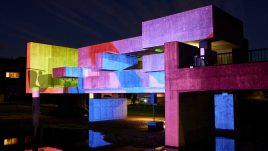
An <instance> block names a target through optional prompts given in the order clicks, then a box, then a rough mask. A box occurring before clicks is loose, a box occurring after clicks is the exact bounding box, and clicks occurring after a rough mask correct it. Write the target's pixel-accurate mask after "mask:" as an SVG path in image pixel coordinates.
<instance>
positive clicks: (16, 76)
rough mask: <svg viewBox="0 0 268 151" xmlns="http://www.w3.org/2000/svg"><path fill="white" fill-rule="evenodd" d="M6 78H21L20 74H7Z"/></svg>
mask: <svg viewBox="0 0 268 151" xmlns="http://www.w3.org/2000/svg"><path fill="white" fill-rule="evenodd" d="M6 78H20V73H19V72H6Z"/></svg>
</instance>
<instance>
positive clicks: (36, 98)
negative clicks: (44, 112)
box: [32, 87, 40, 151]
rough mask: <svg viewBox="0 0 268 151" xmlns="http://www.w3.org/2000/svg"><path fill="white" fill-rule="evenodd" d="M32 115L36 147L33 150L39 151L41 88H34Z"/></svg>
mask: <svg viewBox="0 0 268 151" xmlns="http://www.w3.org/2000/svg"><path fill="white" fill-rule="evenodd" d="M32 114H33V127H34V143H33V144H34V146H33V150H34V151H35V150H38V127H39V118H40V91H39V87H33V88H32Z"/></svg>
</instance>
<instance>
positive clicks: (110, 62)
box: [97, 53, 138, 71]
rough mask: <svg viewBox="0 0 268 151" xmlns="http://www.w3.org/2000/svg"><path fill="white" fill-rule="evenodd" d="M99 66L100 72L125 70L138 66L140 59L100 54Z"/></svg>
mask: <svg viewBox="0 0 268 151" xmlns="http://www.w3.org/2000/svg"><path fill="white" fill-rule="evenodd" d="M97 64H98V69H100V70H114V71H115V70H124V69H126V68H128V67H131V66H134V65H136V64H138V57H136V56H128V55H125V54H113V53H99V54H98V55H97Z"/></svg>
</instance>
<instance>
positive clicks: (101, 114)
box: [88, 98, 127, 122]
mask: <svg viewBox="0 0 268 151" xmlns="http://www.w3.org/2000/svg"><path fill="white" fill-rule="evenodd" d="M126 117H127V100H126V99H124V98H111V99H89V116H88V119H89V121H90V122H95V121H103V120H113V119H122V118H126Z"/></svg>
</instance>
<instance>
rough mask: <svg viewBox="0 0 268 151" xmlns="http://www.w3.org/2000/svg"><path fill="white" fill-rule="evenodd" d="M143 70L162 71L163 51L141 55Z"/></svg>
mask: <svg viewBox="0 0 268 151" xmlns="http://www.w3.org/2000/svg"><path fill="white" fill-rule="evenodd" d="M142 68H143V71H144V72H150V71H164V53H160V54H153V55H146V56H142Z"/></svg>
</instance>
